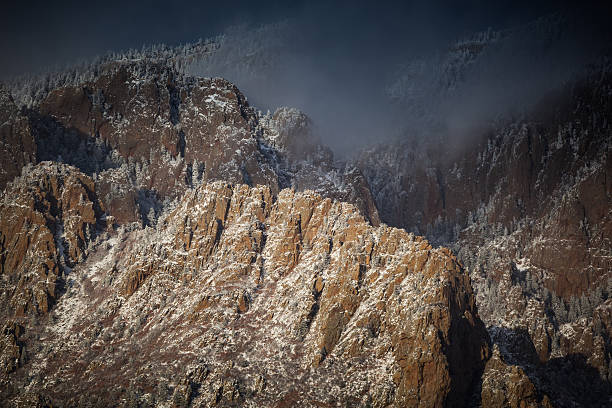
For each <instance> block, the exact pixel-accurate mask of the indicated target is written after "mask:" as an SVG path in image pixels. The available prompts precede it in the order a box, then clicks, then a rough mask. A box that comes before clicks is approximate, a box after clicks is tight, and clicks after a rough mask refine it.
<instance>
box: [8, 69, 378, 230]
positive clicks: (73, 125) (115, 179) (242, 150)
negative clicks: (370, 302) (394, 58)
mask: <svg viewBox="0 0 612 408" xmlns="http://www.w3.org/2000/svg"><path fill="white" fill-rule="evenodd" d="M99 69H100V73H99V74H98V75H97V76H96V77H95V79H94V80H91V81H88V82H84V83H83V84H82V85H80V86H66V87H62V88H57V89H55V90H51V91H50V92H49V94H48V95H47V97H46V98H44V99H43V100H42V101H41V102H40V104H39V105H38V106H36V107H35V108H33V109H30V110H29V111H27V120H26V119H24V117H23V116H19V118H20V120H21V121H22V122H24V126H26V130H30V129H31V131H29V132H25V133H24V132H21V133H19V132H18V130H19V129H17V128H16V125H14V124H13V122H15V120H13V121H12V122H9V124H11V126H12V127H7V126H8V125H7V126H5V128H6V130H3V131H2V132H3V133H2V134H3V138H5V139H6V140H7V146H8V147H10V149H9V150H10V151H8V150H7V152H6V153H5V154H4V156H6V157H5V159H6V160H4V161H5V162H7V163H12V161H15V162H16V163H22V162H23V163H27V162H36V161H41V160H54V161H59V162H65V163H68V164H71V165H74V166H76V167H78V168H79V169H80V170H81V171H83V172H84V173H86V174H88V175H90V176H92V177H93V178H94V179H95V181H96V184H97V190H98V191H99V193H100V198H101V200H102V202H103V203H104V204H105V206H106V208H107V209H108V212H109V215H112V216H113V217H114V220H115V221H116V222H118V223H119V224H124V223H130V222H135V221H144V222H145V223H147V224H150V223H151V221H152V220H150V219H149V218H150V217H149V214H148V213H149V211H150V210H151V209H153V214H152V215H153V218H155V217H156V216H157V215H159V212H160V211H161V207H162V202H164V201H166V200H169V199H170V200H171V199H175V198H177V197H179V196H180V195H181V194H182V193H183V192H184V191H185V190H186V189H187V188H190V187H193V186H197V185H200V184H202V183H205V182H207V181H210V180H224V181H228V182H234V183H246V184H249V185H266V186H268V187H269V188H270V189H271V190H272V191H273V193H274V194H276V193H278V191H279V190H280V189H281V188H284V187H288V186H293V187H295V188H296V189H298V190H302V189H315V190H316V191H317V192H320V193H321V194H324V195H325V196H328V197H331V198H334V199H342V200H347V201H350V202H353V203H355V204H356V205H357V206H358V208H359V209H360V210H361V211H362V212H363V214H365V215H366V216H367V217H368V219H369V220H371V221H372V222H373V223H375V224H377V223H378V222H379V220H378V213H377V210H376V206H375V204H374V200H373V198H372V196H371V194H370V192H369V187H368V185H367V182H366V181H365V178H364V177H363V175H361V174H360V172H359V170H357V169H355V168H346V169H342V168H335V167H334V164H333V154H332V152H331V151H330V150H329V149H327V148H325V147H323V146H322V145H321V144H320V143H319V142H318V141H317V140H316V138H314V136H313V135H312V133H311V132H310V128H309V119H308V118H307V117H306V116H305V115H304V114H303V113H301V112H299V111H297V110H295V109H287V108H282V109H279V110H277V112H275V113H274V115H270V116H261V115H260V114H258V113H257V112H256V111H255V110H254V109H253V108H251V107H250V106H249V105H248V103H247V101H246V98H245V97H244V96H243V95H242V93H240V91H239V90H238V89H237V88H236V87H235V86H234V85H233V84H231V83H229V82H228V81H226V80H223V79H221V78H214V79H210V78H192V77H186V76H182V75H180V74H178V73H177V72H176V71H175V70H174V69H173V68H171V67H169V66H167V65H166V64H164V63H154V62H151V61H143V62H121V61H117V62H112V63H108V64H106V65H104V66H101V67H100V68H99ZM9 108H10V109H14V106H13V105H11V106H10V107H9V105H7V108H6V109H4V111H6V112H8V111H9V110H10V109H9ZM19 123H21V122H19ZM22 133H23V135H22ZM5 134H6V136H5ZM28 137H29V138H28ZM17 139H19V140H17ZM22 139H23V140H25V141H22ZM26 139H27V140H26ZM27 143H30V145H31V146H29V145H27ZM22 145H24V146H25V148H24V147H23V146H22ZM20 146H21V147H20ZM8 147H7V149H8ZM15 149H17V150H15ZM24 152H25V153H24ZM19 155H21V156H24V158H21V156H19ZM4 156H3V157H4ZM22 166H23V164H19V165H18V166H17V168H15V169H12V168H9V167H7V169H8V170H7V171H8V173H7V174H6V176H5V177H4V178H5V179H6V180H7V181H9V180H10V179H12V177H14V176H15V175H17V174H19V171H20V169H21V167H22ZM330 174H331V176H330ZM0 181H2V180H0ZM0 186H1V184H0Z"/></svg>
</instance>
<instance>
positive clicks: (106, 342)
mask: <svg viewBox="0 0 612 408" xmlns="http://www.w3.org/2000/svg"><path fill="white" fill-rule="evenodd" d="M273 197H274V196H273V194H272V191H271V190H270V189H269V188H268V187H263V186H260V187H256V188H250V187H248V186H246V185H236V186H232V185H229V184H227V183H222V182H217V183H214V184H208V185H203V186H201V187H200V188H198V189H195V190H190V191H188V192H186V193H185V195H184V197H183V198H182V200H181V201H180V202H179V203H178V205H177V206H176V208H174V210H173V211H171V212H169V213H167V215H165V216H164V217H162V218H160V220H159V221H158V225H157V228H156V229H155V230H154V229H152V228H145V229H142V230H136V231H132V232H128V231H124V230H122V229H120V231H119V232H118V233H117V234H116V235H115V236H113V237H112V238H111V239H110V240H107V241H105V242H106V243H105V244H100V246H99V247H97V249H96V250H95V251H94V252H93V253H92V254H91V255H90V256H89V257H88V259H87V260H86V261H85V262H82V263H79V264H77V265H76V266H75V267H74V269H73V270H72V272H71V273H70V274H69V275H68V276H67V283H68V285H67V286H68V289H67V292H66V293H65V294H64V295H63V296H62V297H61V298H60V301H59V303H58V304H57V306H56V307H55V309H54V313H53V319H52V320H50V321H49V322H48V324H47V325H46V327H44V328H43V330H42V331H41V334H40V335H41V336H42V337H44V338H45V341H44V342H43V343H42V347H41V348H39V350H38V351H37V352H34V353H30V354H31V355H29V360H30V361H29V363H28V364H29V366H27V367H39V369H38V370H37V371H36V372H35V371H29V370H28V368H27V367H25V368H24V369H23V370H22V371H21V372H17V373H16V375H15V377H13V378H15V379H17V378H22V379H25V378H27V376H28V375H34V377H35V379H34V383H33V384H34V385H31V386H30V389H32V390H37V392H39V393H41V395H46V396H48V397H50V398H51V400H52V401H53V402H54V403H59V404H68V405H75V404H78V403H79V401H78V399H75V398H76V397H75V395H76V394H75V391H76V390H79V394H81V395H88V396H90V397H91V398H92V399H99V400H100V401H101V402H104V403H108V402H110V401H120V400H121V399H122V398H125V399H129V398H136V400H137V401H139V402H140V403H142V404H146V403H147V401H149V402H154V403H156V404H162V403H165V401H167V400H169V399H171V398H172V399H175V400H176V401H187V402H190V403H192V404H194V405H198V404H202V405H204V406H228V405H248V406H272V405H279V404H280V406H292V405H296V404H298V405H301V406H316V405H320V404H332V405H334V404H337V403H350V404H351V405H358V406H388V405H389V404H391V405H394V406H423V407H425V406H428V407H429V406H431V407H434V406H463V405H464V404H465V403H466V402H467V401H468V400H469V398H470V396H471V393H472V391H473V389H474V387H475V386H476V384H477V383H478V381H479V375H480V373H481V372H482V370H483V368H484V364H485V362H486V360H487V358H488V356H489V345H488V336H487V333H486V330H485V328H484V325H483V324H482V322H481V321H480V319H479V317H478V313H477V310H476V306H475V303H474V296H473V295H472V292H471V287H470V280H469V277H468V276H467V274H466V273H465V272H464V271H463V269H462V268H461V266H460V265H459V264H458V263H457V261H456V258H455V257H454V256H453V255H452V254H451V253H450V252H449V251H448V250H445V249H434V248H432V247H431V245H429V244H428V242H427V241H425V240H424V239H422V238H419V237H416V236H414V235H412V234H408V233H406V232H405V231H403V230H398V229H395V228H391V227H387V226H380V227H372V226H370V225H369V224H368V223H367V222H366V221H365V220H364V218H363V217H362V216H361V215H360V214H359V213H358V211H356V209H355V207H353V206H352V205H350V204H346V203H342V202H336V201H332V200H330V199H324V198H322V197H321V196H320V195H318V194H315V193H312V192H308V191H306V192H301V193H299V192H294V191H292V190H283V191H281V192H280V193H279V195H278V197H277V198H276V199H274V198H273ZM83 310H88V311H89V312H88V313H83ZM28 373H29V374H28ZM164 379H166V380H164ZM158 383H159V385H158ZM111 384H115V385H111Z"/></svg>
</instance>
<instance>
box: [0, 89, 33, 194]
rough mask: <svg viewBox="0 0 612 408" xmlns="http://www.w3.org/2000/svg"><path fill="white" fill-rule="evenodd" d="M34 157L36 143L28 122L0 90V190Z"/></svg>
mask: <svg viewBox="0 0 612 408" xmlns="http://www.w3.org/2000/svg"><path fill="white" fill-rule="evenodd" d="M35 157H36V143H35V142H34V138H33V136H32V134H31V132H30V128H29V126H28V120H27V118H26V117H25V116H23V115H21V114H20V113H19V111H18V109H17V106H15V104H14V103H13V99H12V98H11V96H10V95H9V94H8V93H7V92H6V91H4V90H3V89H1V88H0V163H2V165H1V166H0V190H2V189H4V187H5V186H6V183H8V182H9V181H11V180H12V179H14V178H15V177H17V176H18V175H20V174H21V169H22V168H23V166H24V165H26V164H27V163H31V162H33V161H34V160H35Z"/></svg>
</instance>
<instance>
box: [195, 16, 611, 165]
mask: <svg viewBox="0 0 612 408" xmlns="http://www.w3.org/2000/svg"><path fill="white" fill-rule="evenodd" d="M440 10H443V8H440V7H439V5H438V6H436V5H429V6H427V7H416V6H415V7H413V8H411V9H410V10H407V9H404V8H402V9H401V10H393V9H386V10H384V11H381V10H380V9H365V10H358V11H355V10H341V11H339V10H338V9H332V10H329V9H326V8H324V7H323V8H322V7H319V8H316V7H311V8H307V9H305V10H303V12H302V13H301V14H300V15H299V16H297V17H293V18H288V19H283V20H281V21H280V22H276V23H272V24H265V25H261V24H260V25H253V24H251V25H248V24H244V25H241V26H234V27H231V28H229V29H227V30H226V31H225V33H224V36H223V38H222V40H221V47H220V49H219V51H218V52H217V53H216V54H215V55H213V56H212V57H210V58H208V59H206V60H204V61H200V62H199V63H197V64H195V65H194V66H192V67H191V73H193V74H194V75H201V76H222V77H225V78H227V79H229V80H231V81H232V82H234V83H236V84H237V85H238V87H239V88H240V89H241V90H242V91H243V92H244V93H245V94H246V96H247V97H248V99H249V101H250V102H251V104H252V105H254V106H256V107H258V108H259V109H261V110H264V111H265V110H271V111H274V109H276V108H277V107H279V106H291V107H297V108H299V109H301V110H302V111H304V112H305V113H307V114H308V115H309V116H310V117H311V118H312V120H313V123H314V127H315V132H316V133H317V134H318V135H319V136H321V137H322V139H323V140H324V141H325V143H326V144H328V145H329V146H331V147H332V148H334V150H335V151H336V152H337V153H339V154H341V155H342V154H350V153H352V152H353V151H355V150H356V149H361V148H363V147H365V146H368V145H371V144H376V143H385V142H388V141H390V140H397V139H401V138H404V137H415V136H418V137H420V138H431V137H440V136H441V137H443V138H444V139H447V140H448V138H451V139H452V140H453V141H454V142H461V141H463V140H467V138H469V136H470V135H471V134H473V133H474V132H477V131H478V130H479V129H482V127H483V126H486V125H487V123H488V122H490V121H493V120H498V119H499V118H500V117H503V116H504V115H509V114H517V113H522V112H527V111H528V110H529V108H530V107H531V106H532V105H533V104H535V103H537V102H538V101H540V100H541V99H542V98H543V96H545V95H546V94H547V92H550V91H551V90H555V89H558V88H559V87H561V86H563V85H564V84H565V83H566V82H568V81H570V80H571V79H572V78H575V77H576V75H578V74H579V73H580V72H582V71H583V70H584V67H585V66H586V65H587V64H588V63H591V62H593V61H597V58H598V57H599V56H600V55H602V53H603V52H604V51H606V50H605V48H606V47H607V46H608V45H607V44H609V42H608V41H607V40H606V39H609V35H607V33H606V30H605V29H604V27H605V22H604V21H603V20H601V21H597V18H596V15H595V14H593V13H591V12H590V11H588V10H583V11H582V13H579V14H576V13H573V14H572V13H569V12H567V10H557V9H553V11H550V10H549V12H547V13H545V14H543V15H539V14H537V13H535V12H534V13H532V14H530V15H525V16H523V18H522V19H514V20H512V21H511V22H507V21H506V22H505V23H501V22H500V21H499V20H496V19H495V18H493V19H492V21H493V22H497V24H498V25H497V26H485V25H484V23H485V22H486V21H489V20H487V19H486V18H485V19H483V18H482V16H476V17H474V16H466V17H464V18H463V19H455V17H454V16H455V15H454V14H453V13H449V12H448V10H445V11H443V12H440ZM402 13H403V14H402ZM398 16H401V17H398ZM373 22H375V24H372V23H373ZM474 49H476V50H477V51H473V50H474ZM465 50H471V51H470V52H469V53H468V54H466V51H465Z"/></svg>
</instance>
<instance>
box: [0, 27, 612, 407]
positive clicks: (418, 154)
mask: <svg viewBox="0 0 612 408" xmlns="http://www.w3.org/2000/svg"><path fill="white" fill-rule="evenodd" d="M570 23H571V20H570ZM570 23H568V20H565V19H563V18H560V17H559V16H553V17H549V18H547V19H543V20H539V21H538V22H536V23H533V24H531V25H528V26H526V27H521V28H517V29H513V30H507V31H503V32H494V31H491V30H489V31H487V32H485V33H481V34H477V35H475V36H473V37H472V38H470V39H468V40H465V41H459V42H457V43H456V44H455V45H454V46H452V47H450V49H449V52H448V53H447V54H441V55H438V56H435V57H433V58H432V59H423V60H420V61H417V62H412V63H410V64H406V65H405V66H404V67H403V68H402V69H401V70H400V71H398V75H397V76H396V80H395V81H394V82H392V84H391V85H389V87H388V88H387V93H388V95H389V97H390V98H391V99H392V100H393V101H394V102H393V103H395V106H396V107H397V108H398V109H399V110H400V111H403V112H405V114H406V117H407V118H412V119H414V121H412V122H405V124H406V126H405V127H404V128H402V129H400V130H399V131H398V133H397V134H399V135H401V137H399V138H398V137H397V134H396V135H395V137H389V138H388V139H385V142H384V143H381V144H380V145H373V146H368V147H366V148H362V149H360V150H358V151H357V153H356V154H355V155H354V156H353V157H352V158H348V159H346V158H345V159H343V160H340V159H338V158H337V157H335V156H334V153H333V152H332V150H331V149H330V148H328V147H326V146H325V143H324V142H325V141H324V140H321V138H320V137H319V136H318V135H317V131H316V126H315V125H316V124H313V123H312V120H311V119H310V118H309V117H308V116H307V114H306V113H303V112H300V111H299V110H297V109H293V108H279V109H278V110H276V111H275V112H273V113H267V114H263V113H261V112H258V111H257V110H256V109H255V108H253V107H252V106H250V104H249V103H248V101H247V98H246V97H245V96H244V95H243V93H242V92H241V91H240V90H239V89H238V88H237V87H236V86H235V85H234V84H232V83H231V82H229V81H227V80H225V79H222V78H201V77H197V76H193V75H191V74H190V72H191V73H193V72H194V70H203V69H211V70H213V71H214V69H220V68H219V67H220V66H221V67H225V68H228V67H230V66H231V65H232V64H234V62H235V64H236V69H243V70H246V71H249V72H250V73H251V74H257V73H258V72H261V71H260V69H261V66H262V64H264V65H265V64H272V65H273V64H275V63H276V62H275V57H274V56H275V55H276V56H277V57H278V56H279V55H280V54H279V53H278V52H280V51H279V50H281V49H282V47H283V43H282V41H281V42H278V41H276V42H275V41H272V42H267V41H268V40H267V39H268V38H269V37H270V35H272V34H273V33H278V31H279V30H280V31H282V30H284V29H286V26H285V25H283V24H279V25H274V26H269V27H262V28H260V29H258V30H256V32H254V33H253V36H252V37H251V38H250V41H247V42H240V41H238V42H239V43H240V44H242V46H243V48H235V47H234V46H235V44H236V39H237V38H239V37H240V36H238V35H236V34H234V35H233V36H232V33H231V32H230V33H227V34H226V36H224V37H218V38H216V39H214V40H210V41H200V42H198V43H196V44H192V45H186V46H183V47H176V48H170V47H161V46H157V47H151V48H149V49H143V50H141V51H138V52H136V51H130V52H128V53H125V54H118V55H109V56H107V57H104V58H101V59H99V60H98V61H95V62H93V63H91V64H84V65H82V66H80V67H76V68H74V69H71V70H67V71H62V72H59V73H56V74H49V75H46V76H42V77H39V78H37V79H32V78H25V77H24V78H21V79H17V80H15V81H13V82H11V83H10V84H8V85H7V86H6V87H5V89H0V141H1V143H0V162H1V166H0V188H1V189H2V190H3V191H2V193H1V195H0V273H1V276H2V280H1V283H0V285H1V291H0V298H1V300H2V301H1V302H0V304H1V305H2V306H1V309H0V316H2V322H3V323H2V324H3V326H2V333H1V335H0V336H1V337H0V370H1V374H0V383H1V386H0V401H2V403H1V404H0V405H2V406H109V405H118V406H253V407H255V406H375V407H385V406H422V407H425V406H427V407H438V406H486V407H536V406H537V407H551V406H561V407H565V406H567V407H571V406H593V407H595V406H605V405H607V404H609V403H610V402H611V401H610V395H612V387H611V382H612V348H611V343H610V339H611V334H612V303H611V302H612V300H610V298H609V296H610V292H611V290H612V272H611V271H612V264H611V263H612V242H611V236H612V222H611V219H612V214H611V209H612V206H611V190H610V187H611V182H610V181H611V180H612V174H611V173H612V164H611V162H610V149H611V146H612V144H611V141H612V131H611V129H610V123H611V121H612V117H611V115H612V106H611V96H612V81H611V73H612V70H611V67H612V66H611V64H610V60H609V59H607V58H605V57H603V58H599V59H597V63H596V64H593V65H590V66H588V67H582V68H580V69H578V67H567V69H561V70H560V71H559V76H558V77H557V78H555V79H554V80H552V81H551V82H550V83H547V84H544V85H543V86H542V87H538V88H537V89H536V90H537V92H539V93H540V95H539V97H538V98H535V99H534V98H532V97H531V95H530V97H529V98H528V100H529V102H530V103H529V104H526V105H525V106H523V109H521V110H519V111H515V110H513V113H512V114H507V112H506V114H498V113H500V112H499V111H498V110H497V109H491V110H487V112H485V113H486V114H484V115H483V116H482V117H480V118H478V119H479V120H478V121H472V119H473V118H470V122H469V123H468V125H469V126H460V127H453V126H449V123H451V122H450V121H449V118H450V117H452V115H451V114H452V111H451V110H448V108H449V107H450V106H451V105H452V103H453V102H456V101H461V100H463V99H462V98H464V97H465V95H466V92H468V91H469V90H470V89H475V88H473V87H472V85H473V82H472V81H473V80H474V78H477V77H480V78H487V76H486V75H485V74H484V73H483V71H482V70H483V69H485V68H486V67H487V66H488V67H493V66H494V63H493V62H492V61H497V60H496V58H497V56H498V55H500V54H499V53H502V52H503V53H505V52H506V51H507V49H508V47H510V48H511V49H513V48H512V47H514V45H516V44H517V43H519V44H520V43H521V41H522V39H524V38H526V36H527V37H529V38H531V39H532V40H533V42H534V43H535V44H536V45H535V47H536V49H539V48H538V47H541V46H546V47H548V48H547V49H551V47H552V48H554V46H551V45H550V44H554V43H555V41H557V40H559V41H560V40H563V36H564V35H566V34H564V33H565V32H566V31H565V30H566V29H567V28H568V27H567V24H570ZM271 33H272V34H271ZM534 33H540V34H537V35H536V34H534ZM279 41H280V40H279ZM508 44H511V45H508ZM547 44H548V45H547ZM532 51H533V50H529V51H526V52H528V53H531V52H532ZM551 52H552V51H551ZM213 67H217V68H214V69H213ZM225 68H223V69H225ZM230 68H231V67H230ZM211 72H212V71H211ZM266 72H269V71H266ZM559 78H561V79H562V81H560V80H559ZM555 84H557V85H556V86H553V85H555ZM516 95H521V96H524V94H523V93H521V92H519V93H518V94H517V93H515V94H513V96H512V97H511V98H510V99H509V100H507V99H504V100H503V103H502V105H501V106H504V107H510V106H511V105H512V104H514V103H515V102H516V100H517V99H513V98H514V96H516ZM483 101H484V102H487V100H486V98H484V99H482V100H480V101H478V102H479V103H482V102H483ZM506 102H507V104H506ZM436 112H437V113H439V114H440V113H449V116H444V117H442V116H440V117H436V115H435V113H436ZM463 112H466V111H465V110H464V111H463ZM469 112H470V113H471V112H473V106H471V107H470V109H469ZM452 123H455V122H452ZM408 124H411V125H410V126H408ZM427 132H430V133H429V134H428V135H429V136H428V137H423V135H424V134H427ZM400 228H402V229H400ZM419 235H423V236H424V237H420V236H419ZM430 243H431V244H430ZM432 245H434V246H432ZM438 245H440V247H435V246H438ZM442 245H443V246H446V247H448V248H449V249H447V248H444V247H442Z"/></svg>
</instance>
